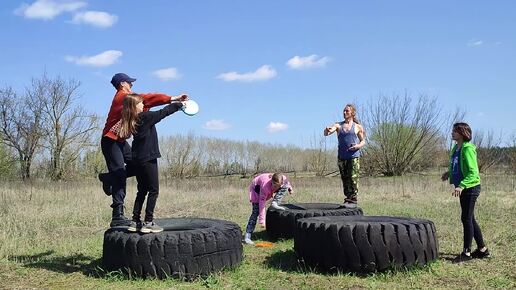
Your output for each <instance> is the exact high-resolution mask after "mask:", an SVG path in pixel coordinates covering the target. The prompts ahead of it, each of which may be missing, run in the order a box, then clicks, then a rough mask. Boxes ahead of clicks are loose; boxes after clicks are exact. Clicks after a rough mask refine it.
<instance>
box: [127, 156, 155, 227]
mask: <svg viewBox="0 0 516 290" xmlns="http://www.w3.org/2000/svg"><path fill="white" fill-rule="evenodd" d="M133 166H134V170H135V173H136V180H137V181H138V185H137V188H138V192H137V193H136V200H135V201H134V208H133V220H134V221H139V220H140V219H141V217H140V216H141V212H142V208H143V203H144V202H145V196H147V194H148V196H147V206H146V208H145V221H146V222H151V221H153V219H154V208H155V207H156V201H157V199H158V195H159V179H158V160H157V159H153V160H150V161H147V162H143V163H141V164H133Z"/></svg>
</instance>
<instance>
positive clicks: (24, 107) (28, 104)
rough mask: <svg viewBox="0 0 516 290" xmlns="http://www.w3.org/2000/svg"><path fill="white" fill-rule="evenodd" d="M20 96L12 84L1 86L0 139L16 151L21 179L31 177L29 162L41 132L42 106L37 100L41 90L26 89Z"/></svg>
mask: <svg viewBox="0 0 516 290" xmlns="http://www.w3.org/2000/svg"><path fill="white" fill-rule="evenodd" d="M27 92H28V93H27V94H26V95H24V96H23V97H21V96H19V95H18V94H17V93H16V92H15V91H14V90H13V89H12V88H10V87H7V88H5V89H1V90H0V123H1V129H0V130H1V131H0V141H1V142H2V143H3V144H5V145H6V146H8V147H10V148H12V149H13V150H15V151H16V153H17V156H18V162H19V164H20V176H21V178H22V179H30V176H31V165H32V162H33V160H34V157H35V154H36V151H37V149H38V148H39V146H40V141H41V138H42V135H43V130H42V119H43V112H42V107H41V106H40V105H39V104H38V103H37V102H36V100H37V98H34V95H36V96H39V95H40V94H42V91H40V90H39V88H33V90H29V89H28V90H27Z"/></svg>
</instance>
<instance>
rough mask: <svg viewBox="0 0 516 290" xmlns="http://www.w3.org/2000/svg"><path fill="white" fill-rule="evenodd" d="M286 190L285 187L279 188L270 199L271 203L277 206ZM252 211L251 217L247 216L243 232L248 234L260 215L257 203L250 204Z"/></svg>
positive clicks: (252, 230) (252, 229)
mask: <svg viewBox="0 0 516 290" xmlns="http://www.w3.org/2000/svg"><path fill="white" fill-rule="evenodd" d="M287 191H288V189H287V188H286V187H282V188H280V189H279V190H278V191H277V192H276V193H275V194H274V197H273V198H272V201H273V202H277V203H278V204H279V203H280V202H281V200H282V199H283V197H284V196H285V194H286V193H287ZM252 205H253V210H252V212H251V216H249V221H248V222H247V227H246V229H245V232H246V233H248V234H252V233H253V232H254V228H255V227H256V221H257V220H258V215H259V214H260V212H259V210H260V206H259V204H258V203H254V202H253V203H252Z"/></svg>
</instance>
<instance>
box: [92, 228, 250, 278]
mask: <svg viewBox="0 0 516 290" xmlns="http://www.w3.org/2000/svg"><path fill="white" fill-rule="evenodd" d="M155 222H156V224H158V225H159V226H161V227H163V229H164V230H163V232H160V233H151V234H140V233H129V232H127V230H126V229H123V228H110V229H108V230H107V231H106V232H105V233H104V247H103V255H102V263H103V265H104V267H105V270H108V271H115V270H120V269H121V270H123V271H127V272H128V273H129V274H130V275H135V276H137V277H154V278H159V279H166V278H168V277H174V278H195V277H199V276H201V277H204V276H207V275H208V274H210V273H212V272H215V271H219V270H222V269H224V268H233V267H235V266H237V265H239V264H240V263H241V261H242V251H243V248H242V231H241V230H240V227H239V226H238V225H237V224H236V223H233V222H230V221H223V220H215V219H202V218H177V219H176V218H170V219H158V220H155Z"/></svg>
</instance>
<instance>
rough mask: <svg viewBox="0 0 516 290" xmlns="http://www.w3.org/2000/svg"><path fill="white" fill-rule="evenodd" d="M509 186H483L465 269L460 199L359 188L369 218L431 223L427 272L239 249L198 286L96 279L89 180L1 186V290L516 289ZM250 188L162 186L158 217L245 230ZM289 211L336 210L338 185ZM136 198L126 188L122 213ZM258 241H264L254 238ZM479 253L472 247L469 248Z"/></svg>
mask: <svg viewBox="0 0 516 290" xmlns="http://www.w3.org/2000/svg"><path fill="white" fill-rule="evenodd" d="M515 179H516V177H515V176H483V179H482V193H481V196H480V198H479V200H478V202H477V207H476V217H477V220H478V221H479V223H480V226H481V228H482V231H483V235H484V238H485V240H486V243H487V246H488V247H489V249H490V251H491V253H492V258H490V259H488V260H474V261H472V262H469V263H466V264H459V265H456V264H452V263H451V262H450V261H449V259H450V258H453V257H454V256H455V255H456V254H458V253H460V251H461V248H462V225H461V222H460V206H459V204H458V199H457V198H453V197H452V196H451V190H452V188H451V187H450V185H448V184H445V183H442V182H440V180H439V177H438V176H437V175H430V176H408V177H404V178H400V177H398V178H362V179H361V184H360V197H359V202H360V206H361V207H362V208H363V210H364V214H366V215H391V216H409V217H420V218H426V219H430V220H432V221H434V223H435V225H436V228H437V235H438V240H439V246H440V248H439V252H440V258H439V260H437V261H436V262H434V263H432V264H430V265H429V266H426V267H423V268H412V269H407V270H403V271H397V272H386V273H376V274H371V275H367V276H358V275H354V274H348V273H330V274H328V273H321V272H318V271H317V270H313V269H306V268H304V267H302V266H300V264H298V263H297V260H296V256H295V253H294V252H293V250H292V248H293V241H292V240H285V241H279V242H277V243H276V244H275V245H274V247H273V248H267V249H265V248H254V247H249V246H245V247H244V260H243V263H242V265H240V266H239V267H238V268H236V269H234V270H229V271H224V272H221V273H215V274H213V275H211V276H209V277H207V278H203V279H200V278H199V279H197V280H194V281H179V280H174V279H170V280H165V281H160V280H143V279H134V278H133V279H129V278H128V277H127V276H125V275H124V274H121V273H118V272H115V273H106V272H105V271H103V270H102V265H101V262H100V261H101V260H100V259H101V256H102V239H103V233H104V231H105V230H106V228H107V226H108V225H109V221H110V215H111V212H110V208H109V204H110V198H108V197H106V196H105V195H104V194H103V193H102V190H101V188H100V184H98V183H96V181H94V180H86V181H83V182H80V183H79V182H76V183H57V184H51V183H34V184H32V185H24V184H22V183H14V184H13V183H10V184H2V185H0V219H1V221H2V223H1V227H2V229H1V230H0V281H2V282H0V288H6V289H28V288H31V289H34V288H36V289H41V288H44V289H98V288H102V289H203V288H215V289H348V288H349V289H407V288H412V289H413V288H415V289H488V288H502V289H510V288H512V289H515V287H516V222H515V221H516V207H515V201H516V190H515V188H516V187H515ZM249 181H250V180H249V179H236V178H235V179H189V180H181V181H180V180H161V192H160V197H159V199H158V205H157V210H156V217H157V218H160V217H161V218H163V217H211V218H220V219H227V220H231V221H234V222H237V223H238V224H239V225H240V226H241V227H242V228H245V225H246V222H247V219H248V217H249V214H250V212H251V206H250V204H249V202H248V198H247V193H246V188H247V186H248V183H249ZM293 185H294V187H295V190H296V193H295V195H291V196H288V197H287V198H286V199H285V200H284V201H285V202H339V203H340V202H342V199H343V197H342V193H341V185H340V179H339V178H338V177H332V178H322V179H321V178H313V177H312V178H310V177H306V178H294V179H293ZM134 197H135V185H134V181H130V184H129V187H128V197H127V206H128V209H127V211H128V212H130V211H131V209H132V204H133V201H134ZM255 236H256V237H257V240H260V239H266V235H265V234H264V233H263V232H261V231H260V230H257V232H256V235H255ZM473 247H475V245H473Z"/></svg>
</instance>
